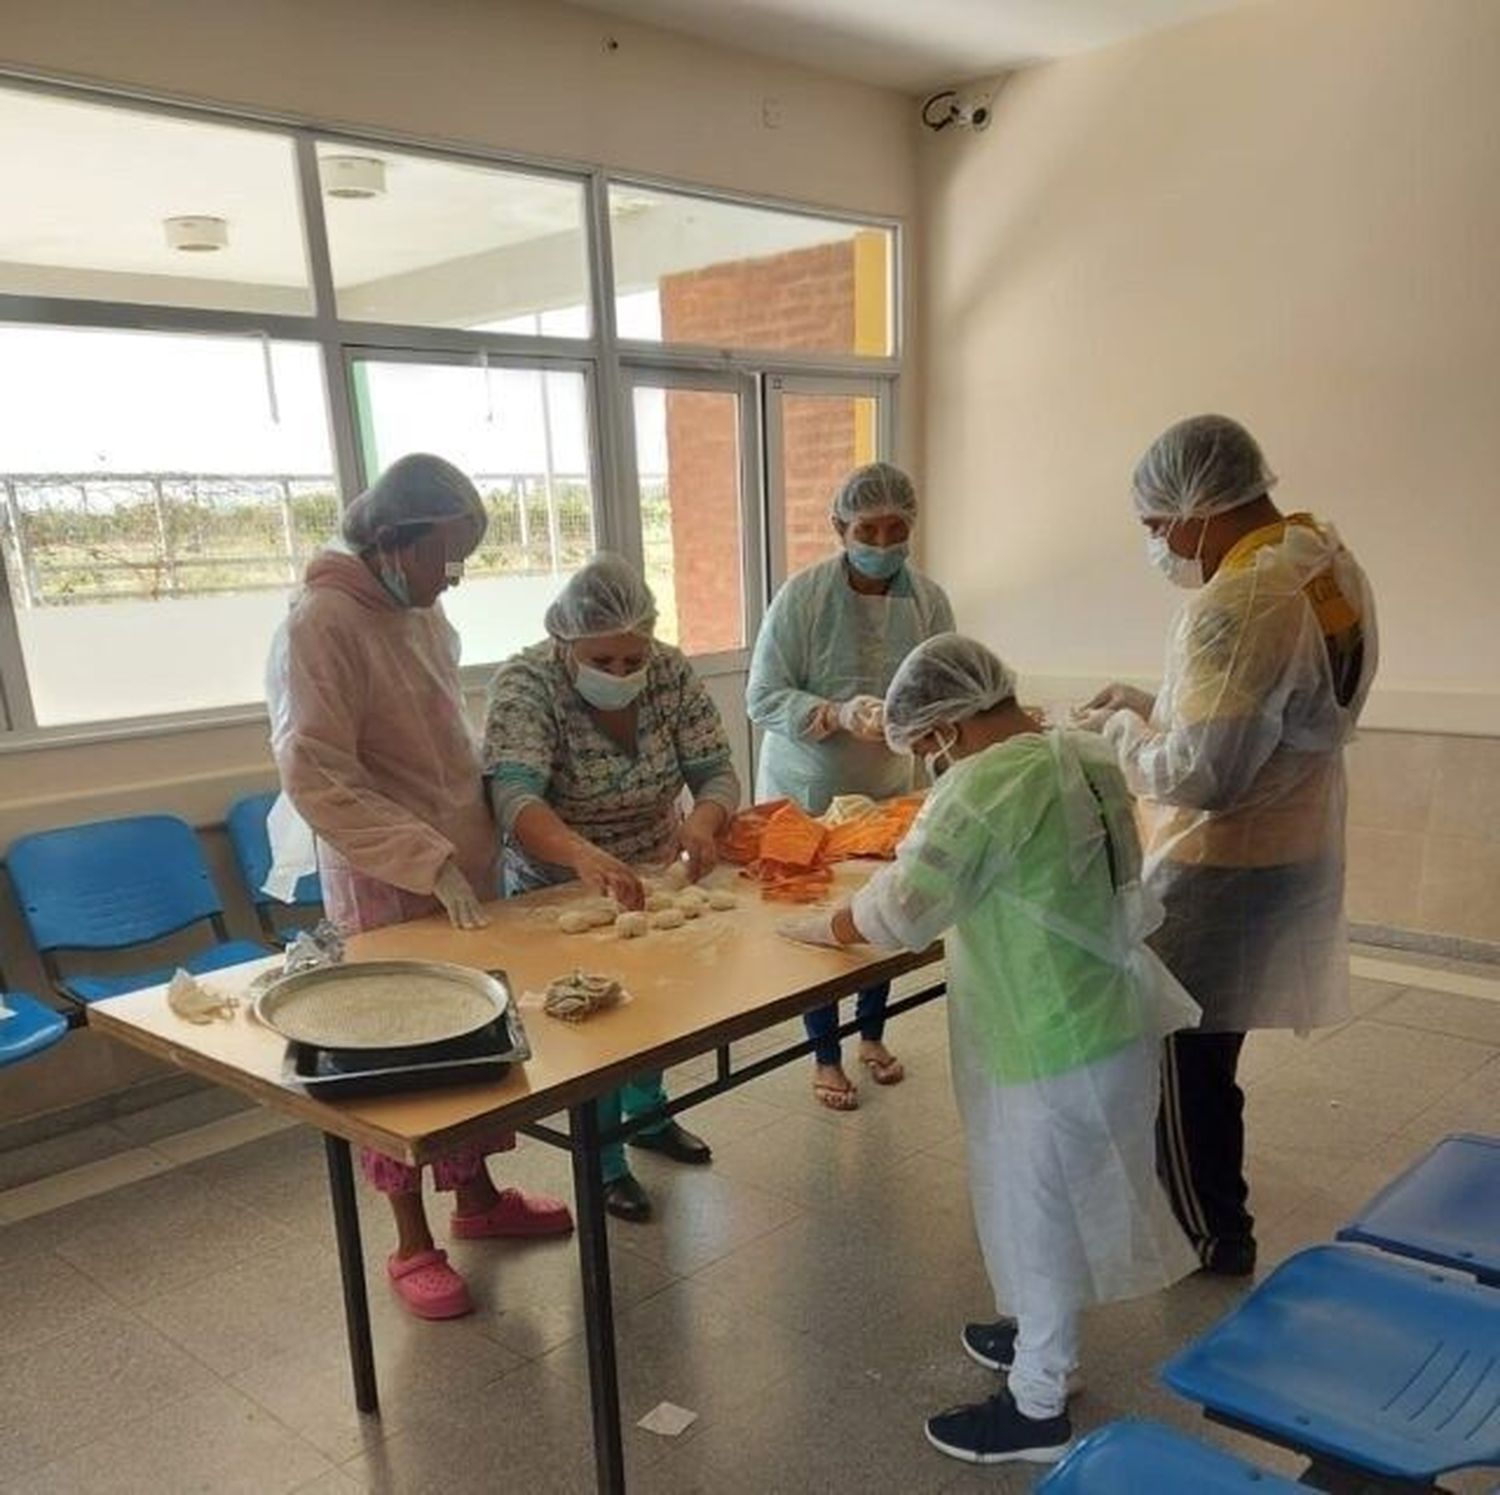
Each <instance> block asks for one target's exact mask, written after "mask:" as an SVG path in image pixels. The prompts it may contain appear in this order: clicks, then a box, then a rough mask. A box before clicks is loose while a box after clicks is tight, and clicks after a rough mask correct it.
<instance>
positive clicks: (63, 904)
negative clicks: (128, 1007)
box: [6, 815, 271, 1003]
mask: <svg viewBox="0 0 1500 1495" xmlns="http://www.w3.org/2000/svg"><path fill="white" fill-rule="evenodd" d="M6 863H7V865H8V867H9V869H10V877H11V883H12V885H13V886H14V888H15V891H16V897H17V899H18V901H19V902H20V905H21V913H22V915H23V916H24V918H25V920H26V927H27V928H28V929H29V930H30V932H31V939H32V943H33V944H34V945H35V946H36V948H37V952H38V953H39V954H40V955H41V957H42V966H43V969H45V971H46V972H47V976H48V979H49V980H51V982H52V983H53V985H54V986H55V987H56V988H57V990H58V991H60V992H61V993H62V994H63V995H64V996H66V997H70V998H72V999H73V1000H74V1001H76V1002H83V1003H88V1002H97V1001H99V1000H100V999H101V998H104V997H114V996H119V995H121V994H123V993H125V992H130V991H138V990H140V989H141V988H142V987H146V986H156V985H158V984H159V983H161V982H164V981H170V980H171V978H172V972H173V971H174V970H175V969H177V966H178V965H181V966H184V967H185V968H186V969H187V970H189V971H192V972H193V973H194V974H201V973H203V972H205V971H217V970H221V969H222V968H223V967H225V966H231V965H238V964H240V963H241V962H242V961H247V960H260V959H262V958H264V957H265V956H266V955H269V954H270V953H271V952H270V951H269V950H267V949H266V947H265V946H263V945H260V944H256V943H254V942H252V941H250V940H233V939H230V937H229V930H228V929H227V927H226V926H225V924H224V910H223V906H222V905H221V904H220V902H219V894H218V890H217V889H216V888H215V887H214V884H213V879H212V877H210V875H209V871H208V867H207V865H206V864H205V862H204V860H203V853H202V851H201V850H200V849H199V846H198V838H197V837H196V836H195V835H194V834H193V832H192V829H191V827H189V826H188V825H187V824H186V822H184V821H181V820H178V819H177V818H176V817H175V816H172V815H140V816H135V817H132V818H130V819H127V820H101V821H97V822H95V823H94V824H91V825H75V826H69V827H67V828H66V829H63V830H55V831H40V832H38V833H37V834H35V835H31V836H23V837H21V839H20V840H19V841H16V842H14V843H13V844H12V846H11V848H10V852H9V854H8V855H7V857H6ZM205 920H206V921H207V922H208V923H209V925H210V926H211V927H212V929H213V932H214V935H215V943H214V944H212V945H210V946H209V947H208V948H207V949H205V950H199V951H197V952H195V953H194V954H193V955H192V956H190V957H189V958H187V959H186V960H182V961H179V962H177V963H176V964H174V965H168V966H164V967H160V968H153V969H150V970H143V971H136V972H132V973H131V974H129V975H124V976H93V975H87V974H83V975H68V976H65V975H63V974H62V972H61V971H60V970H59V968H58V964H57V953H58V952H59V951H89V950H128V949H131V948H133V947H135V946H138V945H147V944H151V943H152V942H154V941H156V940H160V939H165V938H166V937H167V936H168V935H170V934H176V933H177V932H178V931H179V930H182V929H186V928H188V927H189V926H190V925H193V924H197V923H200V922H202V921H205Z"/></svg>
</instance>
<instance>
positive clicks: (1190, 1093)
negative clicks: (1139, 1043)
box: [1156, 1029, 1255, 1262]
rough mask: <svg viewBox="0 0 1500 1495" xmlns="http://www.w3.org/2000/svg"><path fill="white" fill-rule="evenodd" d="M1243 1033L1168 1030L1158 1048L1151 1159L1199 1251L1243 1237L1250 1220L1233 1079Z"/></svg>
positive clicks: (1240, 1098)
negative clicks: (1159, 1060)
mask: <svg viewBox="0 0 1500 1495" xmlns="http://www.w3.org/2000/svg"><path fill="white" fill-rule="evenodd" d="M1244 1043H1245V1035H1244V1034H1243V1033H1195V1032H1193V1031H1192V1030H1191V1029H1184V1030H1183V1031H1182V1032H1179V1033H1172V1034H1169V1035H1168V1036H1167V1038H1166V1039H1165V1040H1164V1043H1163V1049H1162V1066H1161V1085H1162V1100H1161V1112H1160V1114H1159V1115H1158V1117H1157V1124H1156V1145H1157V1166H1158V1168H1159V1170H1160V1172H1161V1177H1162V1182H1163V1184H1164V1185H1165V1186H1166V1190H1167V1195H1168V1197H1169V1198H1170V1199H1171V1201H1172V1208H1173V1210H1174V1211H1175V1212H1176V1215H1177V1219H1178V1221H1179V1222H1180V1223H1181V1225H1182V1228H1183V1229H1184V1230H1185V1231H1186V1232H1187V1235H1188V1239H1189V1240H1190V1241H1192V1243H1193V1245H1194V1246H1195V1247H1197V1250H1198V1255H1199V1257H1200V1258H1201V1259H1202V1260H1203V1261H1205V1262H1206V1261H1207V1260H1208V1258H1209V1253H1210V1252H1211V1251H1212V1250H1213V1247H1214V1244H1215V1243H1216V1242H1218V1241H1226V1240H1236V1239H1239V1240H1244V1239H1248V1238H1249V1237H1250V1235H1251V1234H1252V1232H1253V1230H1254V1227H1255V1221H1254V1220H1253V1219H1252V1218H1251V1215H1250V1212H1249V1210H1247V1209H1246V1208H1245V1203H1246V1201H1247V1200H1248V1199H1249V1197H1250V1186H1249V1185H1248V1184H1247V1183H1246V1182H1245V1115H1244V1112H1245V1093H1244V1091H1242V1090H1241V1089H1240V1087H1239V1084H1238V1082H1237V1080H1236V1078H1235V1073H1236V1070H1237V1069H1238V1067H1239V1062H1240V1050H1241V1048H1242V1047H1243V1046H1244Z"/></svg>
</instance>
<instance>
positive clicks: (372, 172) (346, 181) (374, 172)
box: [318, 156, 385, 198]
mask: <svg viewBox="0 0 1500 1495" xmlns="http://www.w3.org/2000/svg"><path fill="white" fill-rule="evenodd" d="M318 170H319V171H320V172H321V173H322V174H323V190H324V191H325V192H326V193H327V194H328V195H329V196H330V197H343V198H370V197H384V196H385V162H384V161H382V160H380V159H379V157H377V156H323V157H322V158H321V159H320V160H319V161H318Z"/></svg>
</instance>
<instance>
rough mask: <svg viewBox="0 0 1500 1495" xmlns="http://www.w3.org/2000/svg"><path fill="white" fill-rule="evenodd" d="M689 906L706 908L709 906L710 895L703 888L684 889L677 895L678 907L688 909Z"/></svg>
mask: <svg viewBox="0 0 1500 1495" xmlns="http://www.w3.org/2000/svg"><path fill="white" fill-rule="evenodd" d="M689 905H696V906H697V907H698V908H706V907H707V906H708V894H707V893H705V892H704V891H703V889H702V888H684V889H683V890H682V891H681V892H680V893H679V894H678V895H677V907H678V908H687V907H688V906H689Z"/></svg>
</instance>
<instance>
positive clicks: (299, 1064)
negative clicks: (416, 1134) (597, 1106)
mask: <svg viewBox="0 0 1500 1495" xmlns="http://www.w3.org/2000/svg"><path fill="white" fill-rule="evenodd" d="M530 1058H531V1043H530V1040H529V1039H528V1038H527V1036H526V1029H525V1027H524V1026H523V1025H522V1022H521V1014H520V1013H519V1012H518V1011H517V1010H516V1009H515V1008H514V1007H512V1008H510V1009H509V1010H508V1011H507V1012H505V1013H503V1014H502V1015H501V1016H500V1017H498V1018H496V1019H495V1020H494V1022H492V1023H489V1024H487V1025H486V1026H485V1027H483V1028H481V1029H480V1030H479V1031H478V1032H475V1033H469V1034H466V1035H465V1036H464V1037H462V1038H452V1039H449V1040H448V1041H447V1042H446V1043H434V1044H426V1045H423V1046H422V1047H420V1048H403V1049H320V1048H317V1047H316V1046H315V1045H312V1044H305V1043H289V1044H287V1046H286V1058H285V1059H284V1060H283V1062H282V1069H281V1079H282V1083H283V1084H285V1085H293V1086H296V1087H297V1088H298V1089H300V1090H305V1091H306V1092H307V1094H309V1095H311V1096H316V1097H317V1098H318V1099H320V1100H334V1099H340V1098H345V1097H353V1096H361V1095H395V1094H401V1093H405V1092H410V1091H417V1090H432V1089H437V1088H439V1087H441V1086H445V1085H477V1084H493V1083H495V1082H497V1081H499V1080H502V1079H504V1078H505V1075H506V1073H507V1071H508V1070H509V1069H510V1067H511V1065H512V1064H524V1063H525V1062H526V1061H527V1060H528V1059H530Z"/></svg>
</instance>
